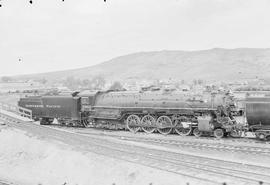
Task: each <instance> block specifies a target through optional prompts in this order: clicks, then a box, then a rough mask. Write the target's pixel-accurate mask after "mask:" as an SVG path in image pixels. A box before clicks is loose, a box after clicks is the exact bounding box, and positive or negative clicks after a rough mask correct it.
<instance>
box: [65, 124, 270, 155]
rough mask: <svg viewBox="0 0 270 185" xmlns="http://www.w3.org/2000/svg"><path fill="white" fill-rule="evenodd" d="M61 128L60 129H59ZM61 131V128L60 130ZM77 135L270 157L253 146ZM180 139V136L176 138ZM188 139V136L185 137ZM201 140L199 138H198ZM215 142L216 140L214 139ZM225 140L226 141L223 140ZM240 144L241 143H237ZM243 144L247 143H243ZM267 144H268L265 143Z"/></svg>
mask: <svg viewBox="0 0 270 185" xmlns="http://www.w3.org/2000/svg"><path fill="white" fill-rule="evenodd" d="M60 128H61V127H60ZM61 129H62V128H61ZM74 132H76V133H79V134H85V135H97V136H98V135H101V136H103V135H104V136H109V137H113V138H118V139H125V140H128V141H136V142H144V143H149V144H151V143H154V144H158V145H164V146H168V145H172V146H176V147H177V146H181V147H192V148H197V149H198V148H208V149H210V150H217V151H233V152H242V153H245V154H259V155H270V148H265V147H254V146H240V145H238V146H235V145H231V144H222V143H202V142H196V140H195V141H186V140H173V139H163V138H151V137H144V136H145V134H143V135H142V136H138V134H136V137H135V135H134V136H127V135H115V134H109V133H102V134H99V133H89V132H85V131H82V130H81V129H80V130H78V131H76V130H75V131H74ZM178 137H181V136H178ZM187 137H189V136H187ZM199 139H200V140H201V138H199ZM215 140H216V139H215ZM224 140H226V139H224ZM239 142H242V141H239ZM244 143H247V141H245V142H244ZM252 143H257V142H248V144H252ZM265 144H268V143H265Z"/></svg>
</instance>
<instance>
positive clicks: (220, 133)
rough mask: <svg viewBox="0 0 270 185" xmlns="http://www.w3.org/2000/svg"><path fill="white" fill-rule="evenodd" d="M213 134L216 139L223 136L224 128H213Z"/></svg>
mask: <svg viewBox="0 0 270 185" xmlns="http://www.w3.org/2000/svg"><path fill="white" fill-rule="evenodd" d="M214 136H215V137H216V138H218V139H220V138H222V137H224V130H223V129H221V128H217V129H216V130H214Z"/></svg>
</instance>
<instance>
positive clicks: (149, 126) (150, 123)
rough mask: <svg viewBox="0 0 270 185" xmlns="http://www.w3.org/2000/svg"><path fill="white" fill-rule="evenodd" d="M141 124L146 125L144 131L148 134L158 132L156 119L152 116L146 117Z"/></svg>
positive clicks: (143, 127)
mask: <svg viewBox="0 0 270 185" xmlns="http://www.w3.org/2000/svg"><path fill="white" fill-rule="evenodd" d="M141 124H142V125H144V126H142V130H143V131H144V132H146V133H148V134H150V133H153V132H154V131H155V130H156V119H155V118H154V117H153V116H151V115H145V116H144V117H143V118H142V120H141Z"/></svg>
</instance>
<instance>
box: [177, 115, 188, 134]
mask: <svg viewBox="0 0 270 185" xmlns="http://www.w3.org/2000/svg"><path fill="white" fill-rule="evenodd" d="M186 120H187V118H186V117H180V118H179V119H176V120H175V121H174V130H175V132H176V133H177V134H179V135H181V136H188V135H190V134H191V132H192V126H191V125H188V127H184V125H183V124H182V123H181V122H182V121H183V122H184V121H186Z"/></svg>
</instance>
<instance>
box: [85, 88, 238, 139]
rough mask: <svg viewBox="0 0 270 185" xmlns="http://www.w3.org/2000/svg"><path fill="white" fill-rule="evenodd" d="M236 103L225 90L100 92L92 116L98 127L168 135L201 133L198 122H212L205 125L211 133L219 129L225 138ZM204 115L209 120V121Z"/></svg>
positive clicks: (91, 118)
mask: <svg viewBox="0 0 270 185" xmlns="http://www.w3.org/2000/svg"><path fill="white" fill-rule="evenodd" d="M234 105H235V104H234V101H233V97H232V96H231V95H230V94H226V93H202V94H192V93H190V92H182V91H181V92H177V91H141V92H129V91H116V92H99V93H97V94H96V95H95V98H94V103H93V106H92V109H91V114H90V116H89V118H90V120H91V123H93V124H94V125H96V126H103V127H105V126H106V127H109V128H127V129H128V130H130V131H131V132H138V131H139V130H142V131H144V132H146V133H153V132H155V131H158V132H160V133H161V134H165V135H166V134H169V133H171V132H172V131H175V132H176V133H178V134H180V135H189V134H191V133H192V132H193V130H195V131H196V132H195V133H196V134H197V135H198V136H199V134H200V131H201V130H198V125H206V124H207V125H209V124H210V122H212V124H211V127H207V126H203V127H204V128H208V130H207V131H208V132H212V131H215V130H217V129H219V130H218V132H217V134H216V137H222V136H223V135H224V134H226V133H227V132H230V131H231V129H230V128H232V127H230V128H229V129H226V128H224V125H230V124H229V123H232V121H231V120H232V119H233V118H232V114H231V109H232V108H233V106H234ZM219 112H221V113H219ZM201 118H202V119H201ZM205 118H207V119H208V118H210V119H209V120H208V122H206V121H205ZM223 118H224V119H223ZM200 120H202V121H200ZM203 127H200V128H203ZM203 131H206V130H205V129H204V130H203ZM218 133H219V134H218Z"/></svg>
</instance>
